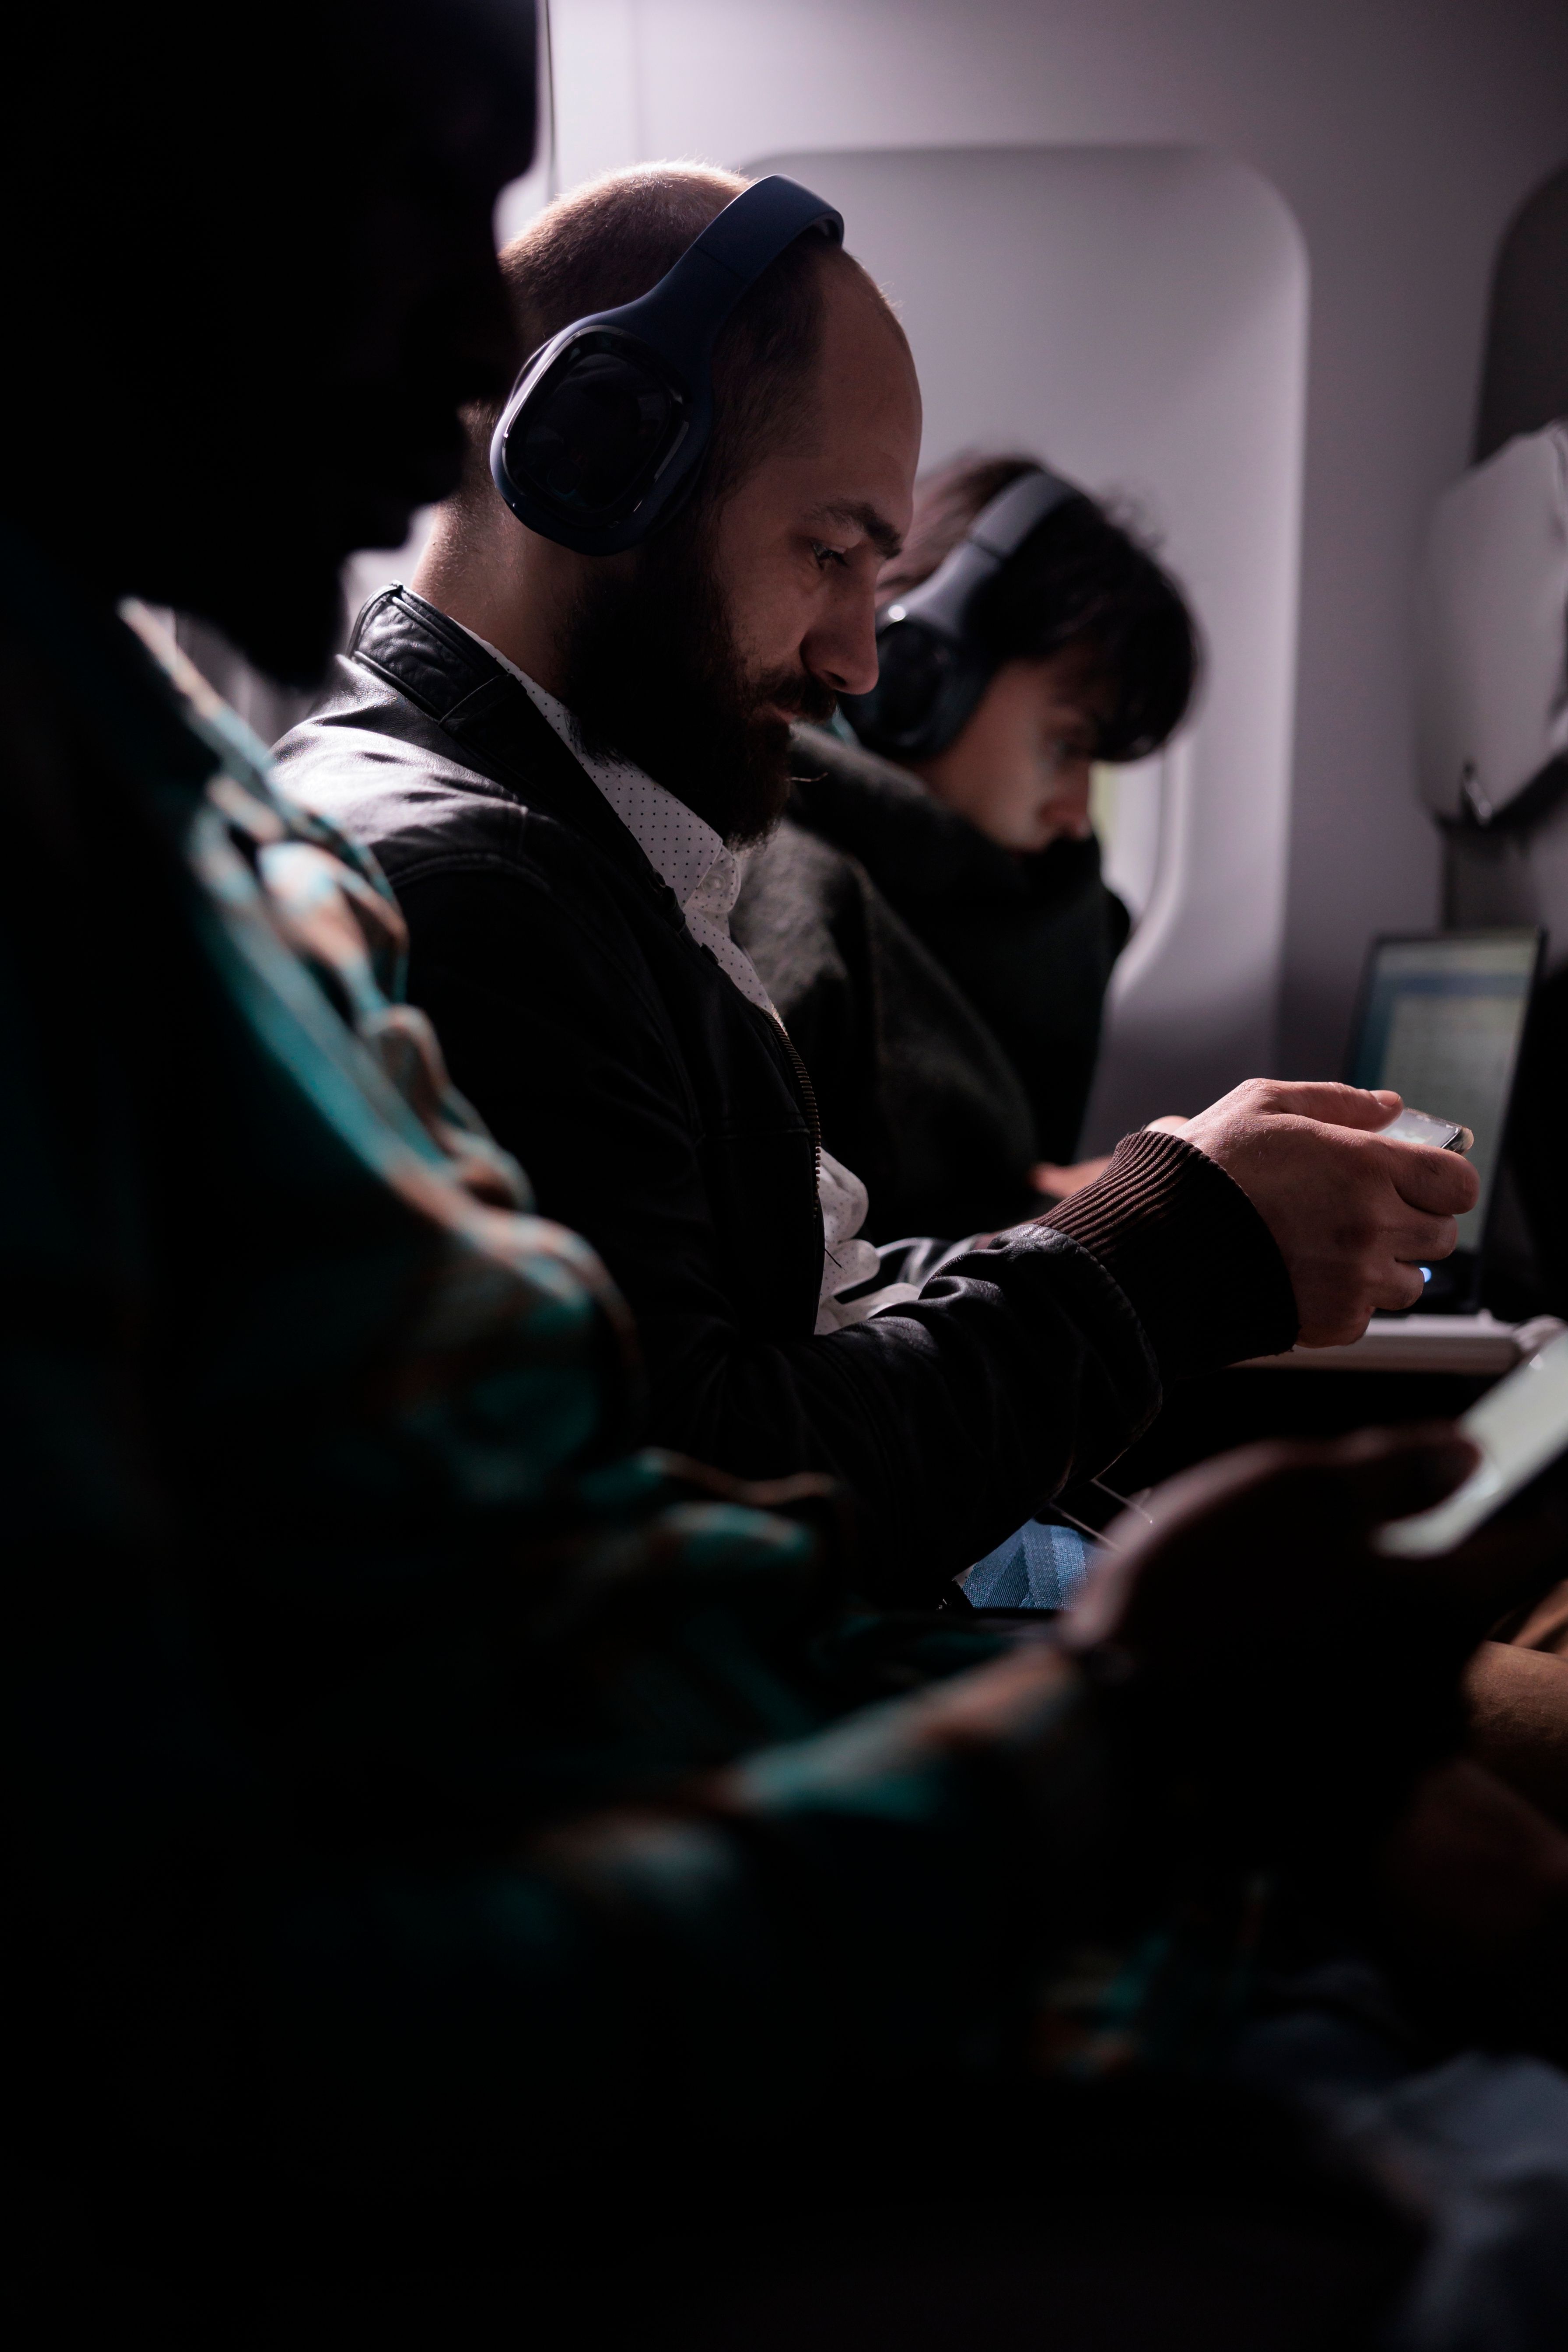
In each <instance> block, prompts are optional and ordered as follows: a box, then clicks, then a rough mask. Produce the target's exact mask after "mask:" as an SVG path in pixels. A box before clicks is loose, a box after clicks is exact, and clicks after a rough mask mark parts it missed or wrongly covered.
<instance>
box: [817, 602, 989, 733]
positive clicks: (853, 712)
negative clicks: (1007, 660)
mask: <svg viewBox="0 0 1568 2352" xmlns="http://www.w3.org/2000/svg"><path fill="white" fill-rule="evenodd" d="M877 660H878V666H879V675H878V678H877V683H876V685H875V686H874V687H873V688H871V691H870V693H869V694H847V695H845V696H844V697H843V698H842V701H843V708H844V715H845V717H846V718H847V719H848V721H849V724H850V726H851V727H852V728H853V729H854V730H855V732H856V734H857V735H858V737H859V739H860V740H861V742H862V743H864V744H865V745H866V747H867V749H868V751H879V752H880V753H881V754H882V756H883V758H884V759H888V760H900V759H901V760H910V759H917V760H918V759H924V758H928V757H930V756H931V754H932V753H934V752H937V751H945V750H946V748H947V746H948V744H949V743H951V742H952V740H953V738H954V737H955V736H956V735H957V734H959V733H960V732H961V730H962V729H963V724H964V721H965V720H966V719H968V717H969V714H970V712H971V711H972V710H973V708H974V706H975V704H976V703H977V702H978V701H979V699H980V698H981V696H982V695H983V694H984V691H985V688H986V685H987V683H988V682H989V679H990V675H991V673H990V667H989V665H988V664H986V663H984V662H983V661H981V660H980V659H979V658H977V656H976V655H975V653H974V651H973V648H971V647H967V646H962V645H959V644H956V643H955V642H954V641H953V639H952V637H950V636H948V635H945V634H944V633H943V632H942V631H941V630H939V629H933V628H931V626H930V625H928V624H927V623H925V622H924V621H920V620H916V619H915V618H914V617H913V616H912V615H911V616H910V618H909V619H907V620H898V621H893V620H888V621H884V622H883V624H882V625H881V627H880V628H879V630H878V632H877Z"/></svg>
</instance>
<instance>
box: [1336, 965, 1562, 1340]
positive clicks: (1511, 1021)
mask: <svg viewBox="0 0 1568 2352" xmlns="http://www.w3.org/2000/svg"><path fill="white" fill-rule="evenodd" d="M1544 938H1545V935H1544V933H1543V932H1542V931H1539V930H1534V929H1518V930H1496V931H1440V932H1436V933H1433V934H1431V935H1429V936H1426V937H1423V938H1408V939H1380V940H1374V941H1373V947H1372V951H1371V954H1370V955H1369V957H1368V959H1367V968H1366V976H1365V979H1364V981H1363V984H1362V993H1361V1003H1360V1006H1359V1009H1358V1012H1357V1015H1356V1022H1355V1027H1354V1030H1353V1033H1352V1043H1351V1050H1350V1055H1349V1058H1348V1064H1347V1067H1346V1071H1345V1076H1346V1077H1347V1078H1348V1079H1349V1080H1350V1083H1351V1085H1352V1086H1353V1087H1397V1089H1398V1091H1399V1092H1400V1094H1401V1095H1403V1096H1404V1097H1405V1102H1406V1104H1407V1105H1409V1107H1410V1108H1412V1109H1414V1110H1424V1111H1430V1112H1431V1113H1432V1114H1433V1116H1434V1117H1436V1118H1448V1119H1454V1120H1456V1121H1458V1122H1459V1123H1461V1124H1462V1125H1464V1126H1466V1127H1468V1128H1469V1129H1472V1130H1473V1132H1474V1135H1475V1144H1474V1147H1473V1148H1472V1150H1471V1151H1470V1154H1469V1159H1470V1163H1471V1165H1472V1166H1473V1167H1474V1169H1475V1171H1476V1173H1477V1175H1478V1176H1479V1178H1480V1180H1481V1196H1480V1199H1479V1201H1478V1202H1477V1203H1476V1205H1475V1207H1474V1208H1473V1209H1471V1210H1470V1211H1469V1212H1468V1214H1466V1215H1465V1216H1462V1217H1461V1218H1460V1219H1459V1245H1458V1249H1457V1250H1456V1251H1455V1253H1454V1255H1453V1256H1452V1257H1450V1258H1447V1259H1446V1260H1445V1261H1444V1262H1443V1263H1442V1264H1441V1265H1435V1266H1434V1267H1433V1268H1432V1269H1431V1272H1430V1276H1429V1277H1428V1280H1427V1284H1426V1295H1425V1297H1424V1298H1423V1299H1422V1302H1421V1304H1422V1307H1424V1308H1425V1309H1426V1311H1427V1312H1429V1313H1435V1314H1441V1315H1456V1314H1464V1313H1466V1312H1468V1310H1469V1309H1470V1308H1472V1307H1478V1306H1479V1304H1480V1296H1481V1279H1482V1274H1483V1269H1484V1259H1485V1251H1486V1239H1487V1228H1488V1224H1489V1220H1490V1215H1491V1210H1492V1203H1493V1199H1494V1197H1495V1194H1496V1191H1497V1172H1498V1166H1499V1162H1500V1159H1501V1157H1502V1148H1503V1142H1504V1139H1505V1137H1506V1135H1507V1131H1508V1118H1509V1109H1510V1104H1511V1101H1512V1097H1513V1081H1514V1073H1515V1071H1516V1070H1517V1068H1518V1066H1519V1049H1520V1044H1521V1039H1522V1037H1523V1035H1524V1024H1525V1021H1526V1019H1527V1018H1528V1015H1529V1012H1530V1003H1531V996H1532V994H1533V993H1534V989H1535V983H1536V979H1537V976H1538V974H1539V971H1540V968H1541V955H1542V946H1543V943H1544Z"/></svg>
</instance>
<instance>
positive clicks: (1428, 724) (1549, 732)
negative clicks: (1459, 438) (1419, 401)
mask: <svg viewBox="0 0 1568 2352" xmlns="http://www.w3.org/2000/svg"><path fill="white" fill-rule="evenodd" d="M1416 720H1417V760H1418V763H1419V774H1420V780H1421V794H1422V798H1423V799H1424V800H1425V801H1426V805H1427V807H1428V808H1430V809H1431V810H1432V811H1433V812H1434V814H1436V815H1438V816H1444V817H1458V816H1460V815H1464V814H1468V815H1469V816H1470V817H1472V818H1474V819H1477V820H1479V822H1480V823H1481V824H1489V822H1490V821H1491V820H1492V819H1493V818H1494V817H1496V816H1498V815H1500V814H1501V813H1502V811H1503V810H1505V809H1506V808H1507V807H1508V805H1509V803H1510V801H1513V800H1515V799H1517V797H1518V796H1519V794H1520V793H1521V792H1523V790H1524V789H1525V787H1526V785H1527V784H1529V783H1530V782H1531V781H1532V780H1533V779H1534V778H1535V777H1536V776H1538V775H1539V774H1540V772H1541V771H1542V768H1544V767H1546V766H1547V765H1548V764H1549V763H1550V762H1551V761H1553V760H1555V759H1558V758H1560V757H1561V756H1562V755H1563V753H1564V752H1568V422H1565V423H1562V424H1556V425H1548V426H1547V427H1546V429H1545V430H1544V432H1541V433H1522V434H1521V435H1520V436H1519V437H1518V438H1517V439H1516V440H1513V441H1510V442H1508V443H1507V444H1506V445H1505V446H1504V447H1503V448H1501V449H1500V450H1499V451H1498V453H1497V456H1496V457H1490V458H1489V459H1488V460H1487V463H1486V464H1485V465H1484V466H1478V467H1476V468H1475V471H1474V472H1473V473H1469V474H1467V475H1466V476H1465V477H1464V478H1463V480H1462V481H1459V482H1457V483H1456V484H1455V485H1454V488H1452V489H1451V490H1448V491H1447V492H1446V493H1445V495H1444V496H1443V497H1442V498H1441V499H1439V500H1438V502H1437V506H1436V511H1435V512H1434V514H1433V517H1432V521H1431V526H1430V529H1429V530H1428V533H1427V540H1426V557H1425V561H1424V562H1423V565H1422V570H1421V576H1420V587H1419V598H1418V605H1417V636H1416Z"/></svg>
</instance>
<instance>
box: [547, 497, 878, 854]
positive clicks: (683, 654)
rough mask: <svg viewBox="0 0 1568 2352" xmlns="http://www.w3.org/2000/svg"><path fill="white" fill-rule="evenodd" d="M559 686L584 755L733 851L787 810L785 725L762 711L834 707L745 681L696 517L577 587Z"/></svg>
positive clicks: (797, 678) (808, 687)
mask: <svg viewBox="0 0 1568 2352" xmlns="http://www.w3.org/2000/svg"><path fill="white" fill-rule="evenodd" d="M562 675H563V699H564V700H565V702H566V705H567V707H568V709H570V710H571V712H572V714H573V716H574V718H575V719H576V721H577V724H578V726H579V728H580V729H581V730H582V733H583V739H584V742H585V743H586V745H587V746H588V748H589V749H590V750H595V749H610V750H613V751H619V752H621V753H623V754H624V755H625V757H626V758H627V759H628V760H632V761H636V763H637V766H638V767H639V768H641V769H643V770H644V772H646V773H647V774H648V775H650V776H651V777H652V778H653V779H654V781H655V782H656V783H660V784H662V785H663V786H664V787H665V789H666V791H667V792H671V793H674V794H675V796H676V798H677V799H678V800H679V801H681V802H683V803H684V804H685V805H686V807H688V808H689V809H691V810H693V811H694V812H695V814H697V815H698V816H700V817H701V818H702V819H703V820H704V821H705V822H706V823H707V824H710V825H711V826H712V827H713V829H714V831H715V833H718V834H721V835H722V836H723V838H724V839H725V840H726V841H727V842H729V843H730V844H731V846H732V847H734V848H740V847H742V846H743V845H745V844H746V843H747V842H752V841H760V840H761V839H762V837H763V835H764V834H765V833H767V832H768V831H770V829H771V828H772V826H773V824H775V823H776V822H777V820H778V818H779V816H780V815H781V814H783V811H784V803H785V802H786V801H787V800H788V798H789V792H790V775H789V723H788V721H787V720H786V719H780V718H778V717H776V716H775V715H773V713H774V712H776V711H779V710H784V711H787V712H789V713H791V714H792V716H794V717H796V718H800V719H817V720H819V721H820V720H825V719H831V718H832V716H833V709H834V703H835V700H836V697H835V696H834V695H833V694H832V693H831V692H830V690H829V689H828V688H826V687H825V686H823V685H822V684H821V683H820V681H819V680H817V679H816V678H814V677H811V676H810V675H809V673H808V672H806V671H805V670H801V669H794V670H786V671H777V672H774V673H773V674H772V675H770V676H768V677H760V678H759V677H747V675H746V672H745V667H744V665H743V663H742V659H741V656H740V653H739V651H738V649H737V647H736V644H735V638H734V632H733V630H732V629H731V625H730V616H729V614H728V612H727V611H726V609H725V605H724V601H723V598H722V596H721V593H720V591H719V587H718V583H717V582H716V581H715V580H714V578H713V573H712V568H711V562H710V554H709V540H708V532H707V530H706V529H705V528H704V525H703V522H702V520H701V519H700V517H697V516H683V517H682V518H681V519H680V520H679V521H678V522H676V523H675V524H674V525H673V527H672V528H671V529H670V530H668V531H667V532H664V533H661V535H660V536H659V537H658V539H656V540H654V541H652V542H651V543H650V544H649V545H648V546H647V548H646V549H645V550H644V551H643V552H642V555H641V557H640V558H639V560H638V562H637V567H636V569H635V571H633V572H631V573H630V574H629V576H628V575H626V574H618V575H617V574H612V573H604V574H600V575H597V576H595V575H590V577H589V580H588V583H587V584H586V586H585V587H584V591H583V593H582V594H581V595H580V596H579V598H578V600H577V603H576V604H575V605H574V609H573V611H572V614H571V615H570V617H569V619H568V622H567V625H566V628H565V631H564V632H563V645H562ZM765 706H772V709H770V711H769V715H768V716H766V717H763V716H762V715H761V712H762V710H763V708H764V707H765Z"/></svg>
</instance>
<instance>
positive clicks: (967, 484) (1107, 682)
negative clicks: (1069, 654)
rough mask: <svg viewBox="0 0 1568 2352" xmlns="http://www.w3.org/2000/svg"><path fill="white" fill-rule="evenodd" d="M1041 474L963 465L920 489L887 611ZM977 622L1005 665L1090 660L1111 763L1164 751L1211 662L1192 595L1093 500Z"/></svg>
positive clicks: (997, 464)
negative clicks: (985, 512)
mask: <svg viewBox="0 0 1568 2352" xmlns="http://www.w3.org/2000/svg"><path fill="white" fill-rule="evenodd" d="M1036 462H1037V461H1036V460H1035V459H1033V458H1030V457H960V458H958V459H956V460H955V462H954V463H953V464H952V465H951V466H947V467H943V468H942V471H941V472H940V473H938V474H932V475H931V476H930V477H929V478H927V479H926V480H925V481H923V482H922V483H921V485H920V486H919V488H918V489H917V490H916V493H915V515H914V523H913V527H912V529H911V530H910V536H909V541H908V543H907V544H906V546H905V548H904V550H903V552H902V554H900V555H896V556H895V557H894V558H893V560H892V562H890V563H889V565H888V567H887V569H886V571H885V572H883V574H882V579H881V583H880V590H879V593H880V594H881V596H882V598H883V600H884V602H890V601H891V600H892V598H893V597H895V596H896V595H898V594H899V593H900V591H904V592H907V591H908V590H909V589H910V588H914V587H918V586H919V584H920V583H921V581H922V580H928V579H929V578H930V577H931V573H932V572H934V571H935V570H936V569H937V566H938V565H939V564H940V563H942V562H943V561H944V560H945V558H946V557H947V556H949V555H950V554H951V553H952V550H953V549H954V548H955V547H956V546H957V545H958V542H959V541H960V540H961V539H962V538H963V535H964V533H965V531H967V530H969V528H970V526H971V525H972V524H973V521H974V520H975V518H976V516H977V515H978V514H979V513H980V512H981V510H982V509H983V508H984V507H986V506H988V505H989V504H990V502H991V500H992V499H994V498H995V497H996V496H997V494H998V493H999V492H1000V491H1002V490H1005V488H1007V486H1008V484H1009V483H1010V482H1015V481H1016V480H1017V479H1018V477H1019V476H1020V475H1021V474H1026V473H1028V472H1030V471H1031V470H1032V469H1033V467H1034V466H1035V464H1036ZM974 617H975V624H976V626H977V627H978V629H979V632H980V635H981V637H982V640H983V642H984V644H985V645H986V646H989V647H990V649H991V650H992V651H993V652H994V654H995V655H996V656H997V657H998V659H999V660H1002V661H1016V660H1023V661H1043V660H1046V659H1047V658H1048V657H1049V656H1051V655H1053V654H1058V653H1065V652H1066V651H1067V650H1068V647H1073V648H1075V649H1081V651H1082V653H1083V655H1084V656H1085V658H1086V661H1087V662H1088V664H1089V668H1090V672H1091V674H1092V675H1093V676H1094V677H1095V678H1096V679H1097V681H1099V682H1100V683H1101V684H1102V685H1103V687H1104V688H1105V690H1106V693H1107V695H1108V698H1109V704H1110V708H1109V711H1108V715H1107V717H1106V719H1105V721H1104V723H1103V725H1102V727H1101V729H1100V740H1099V741H1098V743H1097V745H1096V756H1097V757H1098V758H1100V759H1101V760H1108V761H1124V760H1141V759H1143V758H1145V757H1146V756H1147V755H1148V753H1150V752H1151V751H1158V750H1159V748H1160V746H1161V744H1162V743H1164V742H1166V741H1168V740H1169V739H1170V737H1171V736H1172V735H1173V733H1174V731H1175V730H1176V728H1177V727H1178V726H1179V725H1180V724H1181V721H1182V719H1183V718H1184V716H1185V714H1186V711H1187V709H1188V708H1189V707H1190V705H1191V702H1192V699H1193V694H1194V689H1195V688H1196V685H1197V681H1198V675H1199V670H1200V667H1201V661H1202V655H1201V648H1200V646H1199V642H1198V634H1197V628H1196V625H1195V623H1194V619H1193V616H1192V614H1191V613H1190V612H1189V611H1188V609H1187V605H1186V603H1185V601H1184V597H1183V595H1182V593H1181V590H1180V589H1179V588H1178V587H1177V586H1176V583H1175V582H1174V581H1173V579H1172V578H1171V576H1170V574H1169V573H1168V572H1166V571H1165V570H1164V568H1163V566H1162V565H1161V564H1160V563H1158V562H1156V561H1155V559H1154V556H1153V554H1152V552H1151V551H1150V550H1149V548H1148V547H1146V546H1145V545H1144V544H1143V543H1142V541H1140V540H1139V539H1138V538H1137V536H1136V535H1135V534H1134V532H1133V531H1132V530H1131V529H1130V528H1129V527H1128V526H1127V524H1125V523H1124V522H1121V521H1118V520H1116V518H1115V517H1114V516H1113V515H1112V514H1110V512H1108V510H1107V509H1106V508H1105V507H1103V506H1102V505H1101V504H1100V501H1099V500H1098V499H1092V498H1090V497H1089V496H1088V495H1087V493H1086V494H1085V495H1083V496H1081V497H1079V498H1074V499H1068V501H1067V502H1066V504H1065V505H1062V506H1059V507H1058V508H1057V509H1056V510H1055V512H1054V513H1052V514H1049V515H1047V517H1046V520H1044V522H1042V523H1041V524H1040V525H1039V527H1038V528H1037V530H1033V531H1031V532H1030V534H1029V536H1028V538H1027V539H1026V541H1024V544H1023V546H1022V547H1021V548H1020V549H1019V550H1018V551H1017V553H1016V555H1015V556H1014V557H1013V558H1012V559H1011V560H1010V562H1007V563H1005V565H1004V566H1003V568H1002V570H1001V571H1000V572H998V573H997V574H996V576H995V578H994V580H993V581H992V582H990V583H989V584H988V586H987V587H986V588H985V589H984V591H983V592H982V594H981V597H980V601H979V603H978V604H977V606H976V609H975V615H974Z"/></svg>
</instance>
